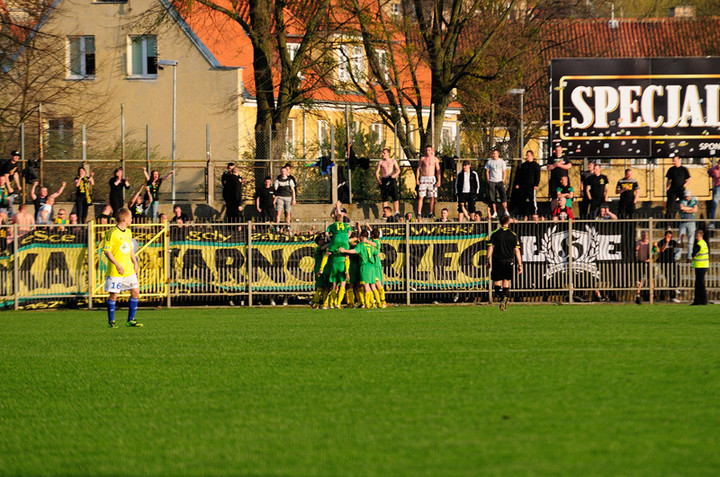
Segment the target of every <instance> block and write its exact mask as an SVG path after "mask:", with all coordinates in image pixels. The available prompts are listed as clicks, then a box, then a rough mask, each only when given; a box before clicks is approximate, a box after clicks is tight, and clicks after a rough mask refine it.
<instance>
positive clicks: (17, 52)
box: [0, 0, 108, 155]
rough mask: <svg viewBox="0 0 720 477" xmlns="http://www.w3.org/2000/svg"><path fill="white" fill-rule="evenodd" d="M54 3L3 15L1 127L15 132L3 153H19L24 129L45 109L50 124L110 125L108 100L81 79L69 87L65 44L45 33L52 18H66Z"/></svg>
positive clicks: (32, 2)
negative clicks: (54, 120) (64, 120)
mask: <svg viewBox="0 0 720 477" xmlns="http://www.w3.org/2000/svg"><path fill="white" fill-rule="evenodd" d="M56 3H57V2H53V1H52V0H25V1H15V2H13V3H12V10H6V11H3V12H0V19H1V21H2V25H1V27H0V65H1V67H0V127H2V128H3V129H4V130H5V131H6V132H7V131H14V133H13V134H7V133H6V134H4V135H3V144H2V146H0V147H3V146H5V149H7V148H8V147H9V146H10V145H11V144H12V146H11V147H13V148H16V147H17V143H18V140H19V138H18V135H17V130H18V129H19V125H20V124H21V123H24V122H28V121H29V120H31V119H33V120H34V121H33V122H32V123H33V124H38V122H37V121H36V120H35V119H36V114H37V112H38V108H39V107H40V105H41V104H42V105H43V109H44V111H45V112H46V113H47V116H46V117H48V118H53V117H63V118H73V120H74V121H75V122H76V123H82V124H86V125H88V126H93V125H97V124H100V123H102V122H104V121H106V120H107V117H106V116H104V112H106V110H105V108H104V105H106V104H107V103H108V101H107V97H106V96H105V95H103V96H102V97H98V96H97V95H93V94H92V93H91V88H89V85H88V83H87V82H85V81H82V78H78V79H77V80H70V81H67V78H68V64H67V56H66V55H67V50H66V38H65V37H62V36H59V35H57V34H55V33H53V32H52V31H50V29H49V28H45V24H46V22H47V21H48V19H49V18H50V16H51V15H53V16H54V15H62V14H63V11H62V6H61V5H60V6H58V5H56ZM79 97H82V101H78V98H79ZM33 131H37V128H28V130H27V132H26V134H27V135H28V136H33V134H32V132H33ZM29 145H30V144H29ZM27 152H28V153H29V154H32V155H34V154H36V153H37V151H32V150H30V151H27Z"/></svg>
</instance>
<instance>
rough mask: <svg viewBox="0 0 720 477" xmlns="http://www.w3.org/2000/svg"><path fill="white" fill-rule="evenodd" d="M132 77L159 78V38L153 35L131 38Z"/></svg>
mask: <svg viewBox="0 0 720 477" xmlns="http://www.w3.org/2000/svg"><path fill="white" fill-rule="evenodd" d="M129 56H130V58H129V61H128V66H129V71H128V72H129V73H130V76H146V77H157V38H156V37H155V36H153V35H147V36H132V37H130V51H129Z"/></svg>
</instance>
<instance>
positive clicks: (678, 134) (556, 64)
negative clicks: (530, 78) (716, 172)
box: [550, 57, 720, 158]
mask: <svg viewBox="0 0 720 477" xmlns="http://www.w3.org/2000/svg"><path fill="white" fill-rule="evenodd" d="M550 82H551V92H550V142H551V143H552V142H558V141H559V142H561V143H562V145H563V147H565V148H566V153H567V155H568V156H569V157H588V158H656V157H675V156H678V157H709V156H714V155H716V154H718V152H717V151H718V150H720V58H718V57H707V58H574V59H556V60H552V62H551V64H550Z"/></svg>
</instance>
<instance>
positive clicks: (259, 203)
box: [255, 176, 277, 222]
mask: <svg viewBox="0 0 720 477" xmlns="http://www.w3.org/2000/svg"><path fill="white" fill-rule="evenodd" d="M275 200H276V199H275V188H274V187H273V186H272V177H270V176H265V183H264V184H263V186H262V187H259V188H258V189H257V190H256V191H255V208H256V209H257V211H258V213H259V214H260V220H261V221H262V222H272V221H273V220H275V217H276V216H277V214H276V212H275Z"/></svg>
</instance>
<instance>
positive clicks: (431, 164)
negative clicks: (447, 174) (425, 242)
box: [415, 146, 440, 218]
mask: <svg viewBox="0 0 720 477" xmlns="http://www.w3.org/2000/svg"><path fill="white" fill-rule="evenodd" d="M415 183H416V184H417V186H418V207H417V211H418V217H420V216H421V215H422V208H423V198H425V196H427V197H429V198H430V217H431V218H433V217H435V198H436V197H437V195H438V187H440V161H438V158H437V157H435V153H434V152H433V148H432V146H426V147H425V155H424V156H422V157H421V158H420V164H418V168H417V172H416V173H415Z"/></svg>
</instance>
